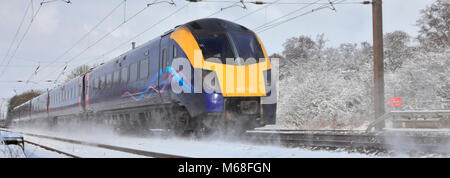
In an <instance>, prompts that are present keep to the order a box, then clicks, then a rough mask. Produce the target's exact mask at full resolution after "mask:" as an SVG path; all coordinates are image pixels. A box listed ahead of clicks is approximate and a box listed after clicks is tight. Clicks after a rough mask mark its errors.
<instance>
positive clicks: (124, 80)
mask: <svg viewBox="0 0 450 178" xmlns="http://www.w3.org/2000/svg"><path fill="white" fill-rule="evenodd" d="M121 72H122V73H121V76H120V83H122V84H123V83H127V82H128V67H124V68H122V71H121Z"/></svg>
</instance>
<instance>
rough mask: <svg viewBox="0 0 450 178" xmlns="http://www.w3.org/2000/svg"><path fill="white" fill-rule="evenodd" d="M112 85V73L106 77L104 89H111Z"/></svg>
mask: <svg viewBox="0 0 450 178" xmlns="http://www.w3.org/2000/svg"><path fill="white" fill-rule="evenodd" d="M111 83H112V73H109V74H107V75H106V88H109V87H111Z"/></svg>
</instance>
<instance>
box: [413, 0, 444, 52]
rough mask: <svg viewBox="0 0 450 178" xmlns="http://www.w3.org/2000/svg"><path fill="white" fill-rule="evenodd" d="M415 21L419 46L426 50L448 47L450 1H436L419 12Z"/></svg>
mask: <svg viewBox="0 0 450 178" xmlns="http://www.w3.org/2000/svg"><path fill="white" fill-rule="evenodd" d="M421 13H422V16H421V17H420V18H419V19H418V20H417V26H418V27H419V28H420V31H419V36H418V37H417V39H419V41H420V43H421V46H422V47H423V48H426V49H428V50H436V49H442V48H447V47H449V46H450V1H449V0H437V1H436V2H434V3H433V4H431V6H428V7H426V8H425V9H423V10H422V11H421Z"/></svg>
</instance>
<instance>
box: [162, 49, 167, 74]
mask: <svg viewBox="0 0 450 178" xmlns="http://www.w3.org/2000/svg"><path fill="white" fill-rule="evenodd" d="M166 59H167V50H166V49H163V52H162V58H161V69H162V71H163V72H166Z"/></svg>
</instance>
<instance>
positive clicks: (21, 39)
mask: <svg viewBox="0 0 450 178" xmlns="http://www.w3.org/2000/svg"><path fill="white" fill-rule="evenodd" d="M32 3H33V0H30V4H32ZM41 7H42V4H41V5H40V6H39V8H38V10H37V11H36V13H35V14H34V13H32V18H31V21H30V23H29V24H28V26H27V28H26V30H25V32H24V34H23V35H22V37H21V38H20V40H19V42H18V44H17V46H16V48H15V49H14V51H13V53H12V55H11V56H10V57H9V59H6V60H7V61H8V62H7V63H6V66H5V67H4V68H3V70H1V72H0V78H1V77H2V76H3V75H4V73H5V71H6V69H7V68H8V66H9V64H10V63H11V60H12V58H14V56H15V55H16V53H17V50H18V49H19V48H20V46H21V44H22V41H23V39H24V38H25V36H26V35H27V34H28V31H29V30H30V27H31V25H32V24H33V22H34V19H35V18H36V16H37V15H38V13H39V11H40V10H41ZM26 14H27V13H26V12H25V15H26ZM3 63H4V62H2V64H3Z"/></svg>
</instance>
